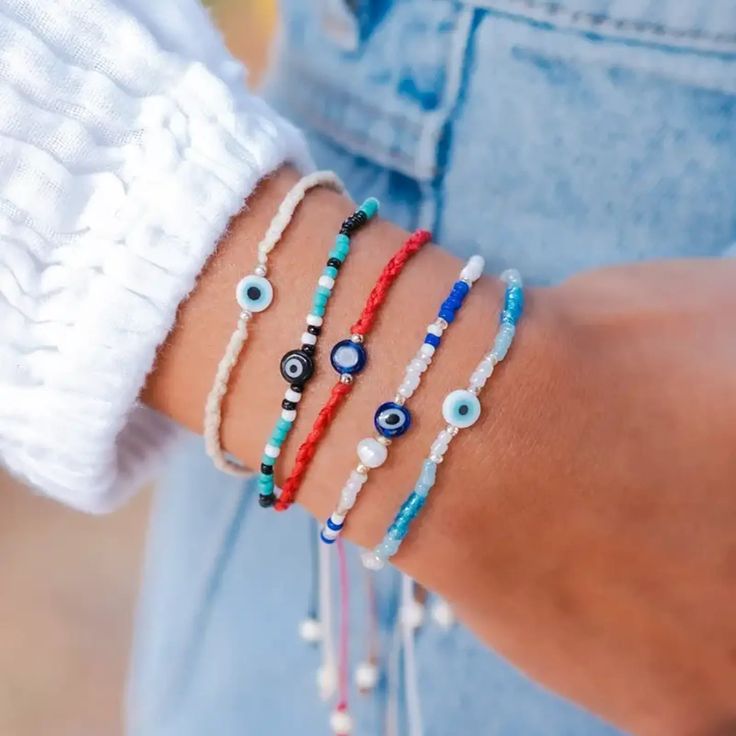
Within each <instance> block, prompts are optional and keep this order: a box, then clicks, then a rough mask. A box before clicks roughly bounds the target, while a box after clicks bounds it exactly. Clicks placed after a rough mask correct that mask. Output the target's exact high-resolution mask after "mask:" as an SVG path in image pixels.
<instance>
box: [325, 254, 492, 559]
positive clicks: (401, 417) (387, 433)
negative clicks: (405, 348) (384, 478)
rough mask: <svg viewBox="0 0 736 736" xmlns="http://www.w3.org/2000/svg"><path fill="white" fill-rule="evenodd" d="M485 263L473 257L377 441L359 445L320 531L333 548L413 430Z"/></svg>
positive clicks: (384, 414) (379, 414)
mask: <svg viewBox="0 0 736 736" xmlns="http://www.w3.org/2000/svg"><path fill="white" fill-rule="evenodd" d="M484 265H485V262H484V260H483V258H481V256H472V257H471V258H470V259H469V260H468V262H467V263H466V264H465V266H464V268H463V269H462V271H461V272H460V276H459V280H458V281H456V282H455V283H454V284H453V287H452V290H451V291H450V293H449V295H448V296H447V298H446V299H445V300H444V301H443V302H442V305H441V306H440V309H439V312H438V315H437V319H436V320H435V321H434V322H432V324H430V325H429V326H428V327H427V334H426V335H425V337H424V342H423V343H422V346H421V347H420V348H419V351H418V352H417V353H416V355H415V357H414V358H413V359H412V360H411V361H410V362H409V364H408V365H407V367H406V370H405V373H404V380H403V381H402V382H401V385H400V386H399V388H398V390H397V392H396V395H395V397H394V399H393V401H387V402H385V403H383V404H381V405H380V406H379V407H378V409H376V412H375V414H374V417H373V424H374V426H375V428H376V432H377V434H378V436H377V437H367V438H365V439H362V440H361V441H360V442H358V447H357V452H358V460H359V463H358V466H357V467H356V468H355V470H353V471H352V472H351V473H350V476H349V477H348V480H347V482H346V483H345V485H344V486H343V488H342V491H341V492H340V500H339V501H338V504H337V507H336V508H335V510H334V511H333V512H332V515H331V516H330V518H329V519H327V521H326V522H325V525H324V526H323V527H322V530H321V531H320V539H321V540H322V541H323V542H324V543H325V544H332V543H333V542H334V541H335V540H336V539H337V537H338V536H339V535H340V532H341V531H342V528H343V526H344V525H345V517H346V516H347V514H348V512H349V511H350V509H351V508H352V507H353V506H354V505H355V502H356V500H357V497H358V494H359V493H360V491H361V489H362V488H363V486H364V485H365V483H366V482H367V481H368V473H369V472H370V470H371V469H372V468H378V467H380V466H381V465H383V464H384V463H385V462H386V459H387V458H388V446H389V445H390V444H391V441H392V440H393V439H395V438H397V437H400V436H401V435H403V434H404V433H405V432H406V431H407V430H408V429H409V427H410V426H411V413H410V412H409V409H408V408H407V407H406V401H407V400H408V399H409V398H411V396H412V395H413V394H414V392H415V391H416V390H417V388H418V387H419V384H420V382H421V379H422V374H423V373H424V372H425V371H426V370H427V368H428V367H429V365H430V363H431V362H432V356H433V355H434V353H435V351H436V349H437V348H438V347H439V346H440V343H441V340H442V334H443V333H444V331H445V330H446V329H447V328H448V326H449V325H450V324H452V322H454V321H455V316H456V313H457V311H458V310H459V309H460V307H462V305H463V302H464V301H465V298H466V297H467V295H468V293H469V292H470V288H471V287H472V285H473V284H474V283H475V282H476V281H477V280H478V278H480V275H481V273H482V272H483V267H484Z"/></svg>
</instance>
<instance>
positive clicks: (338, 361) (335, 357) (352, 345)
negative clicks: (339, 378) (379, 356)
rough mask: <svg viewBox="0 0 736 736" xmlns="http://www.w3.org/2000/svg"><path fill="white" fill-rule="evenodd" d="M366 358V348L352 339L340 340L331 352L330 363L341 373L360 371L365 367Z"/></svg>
mask: <svg viewBox="0 0 736 736" xmlns="http://www.w3.org/2000/svg"><path fill="white" fill-rule="evenodd" d="M366 359H367V355H366V352H365V348H364V347H363V346H362V345H361V344H360V343H357V342H353V341H352V340H340V342H338V343H337V345H335V347H334V348H332V352H331V353H330V363H332V367H333V368H334V369H335V370H336V371H337V372H338V373H340V374H342V373H349V374H350V375H352V374H353V373H360V371H362V370H363V368H364V367H365V361H366Z"/></svg>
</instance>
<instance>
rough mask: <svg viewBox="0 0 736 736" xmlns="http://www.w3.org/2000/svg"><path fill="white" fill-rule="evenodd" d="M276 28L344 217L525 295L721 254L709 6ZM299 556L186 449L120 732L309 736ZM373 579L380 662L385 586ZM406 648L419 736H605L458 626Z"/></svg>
mask: <svg viewBox="0 0 736 736" xmlns="http://www.w3.org/2000/svg"><path fill="white" fill-rule="evenodd" d="M283 15H284V21H283V29H282V33H281V37H280V42H279V45H278V54H277V58H276V64H275V67H274V69H273V72H272V74H271V77H270V79H269V82H268V86H267V96H268V97H269V98H270V99H271V101H272V102H273V103H274V104H275V105H276V106H277V107H278V108H280V109H281V110H282V111H283V112H284V113H286V114H287V115H288V116H290V117H291V118H292V119H293V120H295V121H296V122H297V123H298V124H300V125H301V126H302V127H303V128H304V129H305V130H306V131H307V133H308V135H309V137H310V139H311V142H312V145H313V152H314V155H315V158H316V160H317V161H318V163H319V164H320V165H322V166H325V167H332V168H335V169H336V170H337V171H338V173H340V174H341V176H342V177H343V178H344V180H345V181H346V182H347V184H348V186H349V187H350V189H351V191H352V193H353V194H354V196H355V197H356V198H360V197H363V196H364V195H367V194H375V195H377V196H378V197H379V198H381V200H382V201H383V212H384V214H385V215H386V216H388V217H390V218H392V219H394V220H396V221H397V222H399V223H401V224H403V225H404V226H406V227H414V226H417V225H423V226H429V227H432V228H433V229H434V231H435V233H436V237H437V239H438V240H439V242H441V243H443V244H444V245H445V246H447V247H448V248H451V249H452V250H454V251H455V252H457V253H458V254H461V255H465V254H469V253H470V252H472V251H475V250H478V249H480V250H481V251H483V252H484V253H485V254H486V256H487V259H488V263H489V267H490V268H492V269H501V268H504V267H506V266H511V265H514V266H517V267H519V268H520V269H521V270H522V272H523V273H524V274H525V276H526V277H527V278H528V279H529V280H531V281H535V282H538V283H548V282H551V281H555V280H557V279H561V278H563V277H565V276H566V275H568V274H571V273H574V272H575V271H578V270H580V269H585V268H590V267H594V266H599V265H603V264H607V263H614V262H620V261H630V260H639V259H645V258H663V257H674V256H707V255H713V256H715V255H720V254H722V253H724V252H725V251H726V249H727V248H728V247H729V246H733V244H734V243H735V242H736V200H735V198H734V194H733V192H734V185H735V184H736V145H735V143H736V140H735V138H736V125H735V123H736V3H734V2H732V0H660V1H659V2H657V3H653V2H648V1H645V0H560V1H559V2H544V1H542V0H473V1H472V2H448V1H447V0H432V1H430V0H351V2H350V3H347V2H344V0H321V1H320V2H316V0H315V2H305V0H284V13H283ZM308 533H309V525H308V521H307V519H306V517H305V516H304V515H303V514H302V513H301V512H300V511H296V512H294V513H290V514H285V515H278V516H276V515H273V514H264V513H263V512H262V511H261V510H260V509H259V508H258V507H257V504H256V503H255V502H254V492H253V491H252V490H250V489H248V488H246V487H244V486H243V485H242V484H241V483H240V482H238V481H236V480H234V479H232V478H229V477H224V476H222V475H220V474H218V473H217V472H215V471H213V470H212V468H211V467H210V465H209V461H208V460H207V459H206V458H205V457H204V456H203V452H202V448H201V443H200V442H199V440H198V439H196V438H191V440H189V441H188V443H187V444H186V446H184V447H183V448H182V450H181V453H180V455H179V457H178V458H177V460H176V462H175V463H174V465H173V466H172V469H171V472H170V474H169V477H168V478H167V479H166V481H165V482H164V484H163V485H162V487H161V488H160V491H159V494H158V497H157V503H156V508H155V510H154V514H153V521H152V528H151V535H150V544H149V550H148V557H147V565H146V575H145V585H144V591H143V595H142V600H141V607H140V613H139V620H138V627H137V637H136V647H135V655H134V664H133V675H132V680H131V688H130V708H129V731H130V733H132V734H135V735H136V736H164V735H167V736H168V735H169V734H171V735H172V736H174V735H176V736H190V735H191V736H195V735H196V736H201V735H202V734H210V733H212V734H218V736H230V735H231V734H232V735H233V736H234V735H235V734H238V736H242V735H243V734H258V735H259V736H260V735H263V736H286V735H287V734H288V735H289V736H291V735H292V734H300V736H317V735H318V734H324V733H327V732H328V728H327V726H326V718H327V708H326V706H325V705H324V704H322V703H320V701H319V700H318V698H317V694H316V686H315V670H316V667H317V665H318V653H317V652H316V651H315V650H313V649H310V648H309V647H307V646H305V645H304V644H303V643H302V642H301V641H300V640H299V639H298V636H297V633H296V632H297V626H298V623H299V621H300V620H301V619H302V618H303V616H304V614H305V612H306V606H307V599H308V577H309V564H308V562H307V559H308V554H307V552H308V544H307V535H308ZM353 562H354V563H355V564H354V569H353V573H354V575H353V580H354V596H353V609H354V610H353V614H354V615H353V621H354V622H355V627H354V632H353V634H354V635H353V641H354V659H355V661H358V660H359V659H360V655H361V651H362V646H363V641H364V638H362V637H363V635H364V612H365V600H364V596H363V586H362V584H361V580H362V578H361V575H362V573H361V572H360V570H359V569H358V565H357V562H356V560H353ZM377 579H378V581H379V586H380V590H379V602H380V623H381V634H382V645H383V651H384V653H385V652H387V651H388V650H389V648H390V645H391V632H392V628H393V623H394V619H395V613H396V607H397V576H396V574H395V573H393V572H391V571H386V572H385V573H383V574H381V575H380V576H379V577H378V578H377ZM417 647H418V659H419V668H420V684H421V691H422V695H423V710H424V716H425V733H426V736H449V735H453V736H454V734H465V733H479V734H488V735H489V736H501V735H503V736H507V735H509V734H513V735H514V736H577V735H580V736H604V735H606V734H611V735H612V734H615V733H617V732H616V731H615V730H614V729H612V728H611V727H609V726H606V725H604V724H602V723H601V722H600V721H598V720H597V719H595V718H594V717H593V716H591V715H589V714H587V713H585V712H583V711H582V710H580V709H579V708H577V707H575V706H573V705H571V704H569V703H567V702H565V701H563V700H561V699H560V698H558V697H556V696H554V695H552V694H550V693H549V692H547V691H545V690H544V689H543V688H541V687H539V686H537V685H535V684H533V683H532V682H530V681H529V680H528V679H527V678H526V677H525V676H524V675H523V674H521V673H519V672H518V671H516V670H515V669H514V668H513V667H512V666H510V665H509V664H508V663H506V662H505V661H503V660H502V659H501V658H499V657H497V656H495V655H494V654H493V653H491V652H488V651H487V650H486V649H485V648H484V647H483V646H481V645H480V644H479V643H478V642H477V641H476V640H475V639H474V638H473V637H472V636H471V635H470V634H469V633H468V632H467V631H465V630H464V629H463V628H461V627H456V628H455V629H454V630H452V631H451V632H449V633H448V632H444V631H442V630H440V629H439V628H438V627H437V626H436V625H434V624H432V623H431V622H428V623H427V624H426V625H425V626H424V627H423V628H422V630H421V631H420V633H419V635H418V638H417ZM384 684H385V683H384ZM605 686H606V684H605V682H601V683H600V687H605ZM280 688H284V690H281V689H280ZM385 695H386V690H385V687H384V686H382V687H380V688H379V689H378V691H377V693H376V695H375V696H373V697H360V696H356V697H354V699H353V703H354V706H355V715H356V718H357V722H358V728H357V730H356V733H357V734H360V735H361V736H368V735H371V736H372V735H374V734H375V735H378V734H382V733H384V730H383V709H384V706H385ZM401 733H402V734H404V733H406V731H405V730H402V731H401Z"/></svg>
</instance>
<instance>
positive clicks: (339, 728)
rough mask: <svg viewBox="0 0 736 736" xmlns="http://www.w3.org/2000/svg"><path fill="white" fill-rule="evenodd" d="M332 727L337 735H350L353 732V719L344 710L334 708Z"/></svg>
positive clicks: (331, 719) (331, 720)
mask: <svg viewBox="0 0 736 736" xmlns="http://www.w3.org/2000/svg"><path fill="white" fill-rule="evenodd" d="M330 728H331V729H332V732H333V733H334V734H335V736H350V734H351V733H352V732H353V719H352V718H351V717H350V714H349V713H347V712H346V711H344V710H333V711H332V715H331V716H330Z"/></svg>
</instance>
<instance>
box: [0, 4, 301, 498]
mask: <svg viewBox="0 0 736 736" xmlns="http://www.w3.org/2000/svg"><path fill="white" fill-rule="evenodd" d="M285 161H290V162H293V163H295V164H296V165H297V166H298V167H299V168H302V169H306V168H308V167H309V166H310V163H309V160H308V155H307V153H306V151H305V148H304V144H303V141H302V139H301V137H300V136H299V134H298V133H297V132H296V131H295V130H294V129H293V128H292V127H291V126H290V125H289V124H288V123H286V122H285V121H283V120H282V119H280V118H279V117H278V116H277V115H276V114H275V113H274V112H273V111H271V110H270V109H269V108H268V106H267V105H266V104H265V103H263V102H262V101H261V100H259V99H258V98H256V97H254V96H253V95H251V94H249V93H248V92H247V90H246V88H245V86H244V72H243V69H242V67H241V66H240V65H239V64H237V63H236V62H235V61H234V60H233V59H232V58H231V57H230V56H229V55H228V53H227V52H226V51H225V48H224V46H223V45H222V43H221V41H220V39H219V37H218V35H217V33H216V32H215V31H214V29H213V27H212V26H211V24H210V21H209V19H208V17H207V15H206V13H205V11H204V10H202V9H201V7H200V6H199V4H198V3H197V2H196V0H153V1H151V0H145V1H144V0H127V1H126V0H85V1H84V2H80V0H54V2H38V0H0V459H1V460H2V462H3V463H4V464H5V465H6V466H7V467H9V468H10V469H11V470H12V471H13V472H14V473H15V474H17V475H19V476H21V477H22V478H24V479H25V480H26V481H28V482H30V483H31V484H32V485H34V486H36V487H37V488H39V489H40V490H41V491H42V492H44V493H47V494H49V495H51V496H53V497H55V498H58V499H60V500H62V501H64V502H66V503H68V504H70V505H72V506H75V507H77V508H80V509H84V510H87V511H93V512H100V511H104V510H107V509H110V508H112V507H114V506H115V505H117V504H119V503H120V502H121V501H122V500H124V499H125V498H126V497H127V496H128V495H129V494H130V493H131V492H133V491H135V490H136V489H137V488H139V487H140V486H141V485H142V484H143V483H144V482H145V481H146V480H147V479H149V478H150V477H151V474H152V473H153V471H154V469H155V467H156V466H157V464H158V462H159V460H160V458H161V457H162V454H163V453H164V451H165V449H166V447H167V445H169V444H170V442H171V440H172V438H173V437H174V436H175V434H176V429H175V428H174V426H173V425H172V424H171V423H170V422H169V421H168V420H166V419H165V418H163V417H161V416H159V415H157V414H155V413H154V412H152V411H151V410H148V409H147V408H145V407H143V406H141V405H140V404H139V403H138V402H137V397H138V395H139V393H140V390H141V388H142V386H143V383H144V380H145V378H146V375H147V373H148V372H149V370H150V369H151V366H152V364H153V360H154V357H155V353H156V349H157V347H158V346H159V345H160V344H161V342H162V341H163V340H164V338H165V337H166V335H167V333H168V332H169V330H170V329H171V327H172V325H173V322H174V317H175V313H176V310H177V307H178V305H179V304H180V303H181V301H182V300H183V299H185V298H186V296H187V294H188V293H189V292H190V290H191V289H192V287H193V286H194V284H195V281H196V278H197V274H198V273H199V272H200V270H201V269H202V267H203V265H204V263H205V261H206V259H207V258H208V256H209V255H210V254H211V253H212V251H213V250H214V247H215V245H216V243H217V240H218V238H219V237H220V236H221V234H222V233H223V232H224V230H225V228H226V226H227V223H228V221H229V220H230V218H231V217H232V216H233V215H234V214H236V213H237V212H238V211H239V210H240V209H241V208H242V207H243V204H244V201H245V199H246V197H247V196H248V194H249V193H250V192H251V191H252V190H253V189H254V187H255V185H256V183H257V182H258V180H259V179H261V177H263V176H264V175H265V174H267V173H268V172H270V171H273V170H274V169H276V168H277V167H278V166H279V165H281V164H282V163H284V162H285Z"/></svg>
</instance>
